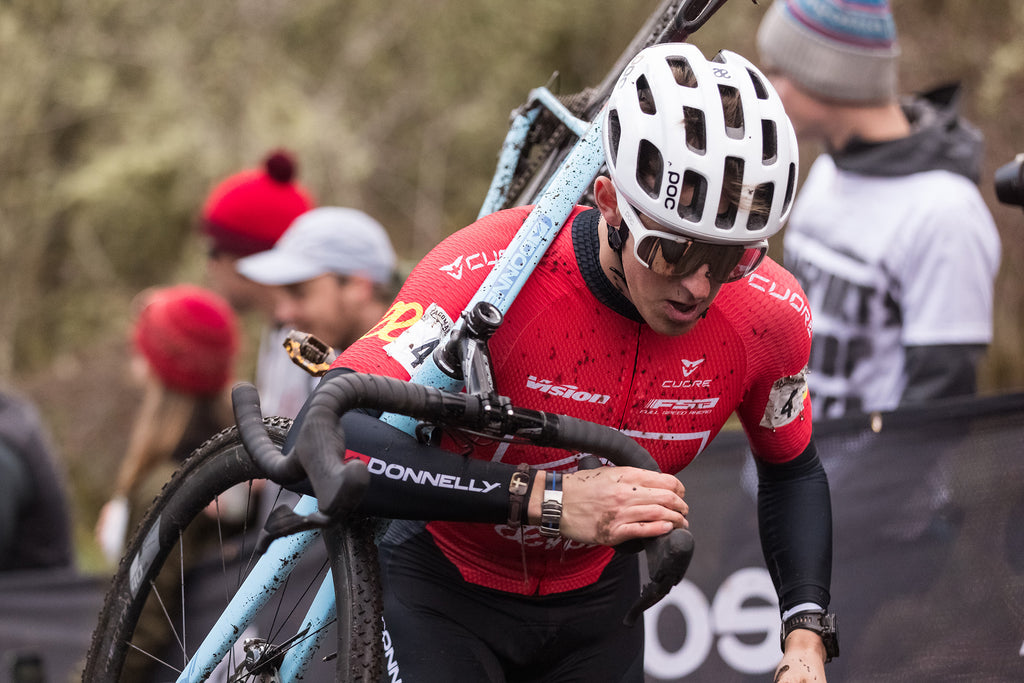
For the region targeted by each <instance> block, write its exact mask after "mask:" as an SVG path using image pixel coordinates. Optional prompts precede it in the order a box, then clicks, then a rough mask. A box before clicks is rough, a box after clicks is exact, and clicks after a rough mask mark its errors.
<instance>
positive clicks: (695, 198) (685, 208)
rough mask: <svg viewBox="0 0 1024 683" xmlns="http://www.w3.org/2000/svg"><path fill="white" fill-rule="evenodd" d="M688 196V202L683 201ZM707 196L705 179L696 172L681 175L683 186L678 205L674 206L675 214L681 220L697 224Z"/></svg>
mask: <svg viewBox="0 0 1024 683" xmlns="http://www.w3.org/2000/svg"><path fill="white" fill-rule="evenodd" d="M687 196H689V198H690V200H689V201H683V200H684V199H685V198H686V197H687ZM707 196H708V181H707V178H705V177H704V176H702V175H701V174H699V173H697V172H696V171H692V170H689V171H686V172H685V173H683V186H682V188H681V189H680V192H679V203H678V204H677V205H676V206H677V209H676V213H678V214H679V217H680V218H682V219H683V220H687V221H691V222H693V223H699V222H700V219H701V216H703V215H704V203H705V201H706V200H707Z"/></svg>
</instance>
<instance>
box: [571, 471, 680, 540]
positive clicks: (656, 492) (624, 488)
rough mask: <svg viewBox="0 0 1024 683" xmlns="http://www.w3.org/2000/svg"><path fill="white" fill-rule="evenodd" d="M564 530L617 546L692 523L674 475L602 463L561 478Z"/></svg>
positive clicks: (585, 538)
mask: <svg viewBox="0 0 1024 683" xmlns="http://www.w3.org/2000/svg"><path fill="white" fill-rule="evenodd" d="M562 490H563V491H564V493H563V498H562V522H561V534H562V536H565V537H567V538H571V539H573V540H576V541H582V542H584V543H597V544H600V545H618V544H619V543H622V542H623V541H628V540H630V539H633V538H645V537H648V536H660V535H661V534H665V533H668V532H669V531H671V530H672V529H674V528H680V527H681V528H684V529H685V528H688V527H689V522H687V520H686V514H687V513H688V512H689V507H688V506H687V504H686V502H685V501H684V500H683V495H684V494H685V492H686V490H685V489H684V488H683V485H682V483H681V482H680V481H679V480H678V479H676V478H675V477H674V476H672V475H671V474H662V473H660V472H651V471H649V470H643V469H637V468H635V467H600V468H597V469H593V470H580V471H578V472H573V473H570V474H566V475H565V477H564V479H563V480H562Z"/></svg>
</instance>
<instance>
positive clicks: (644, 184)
mask: <svg viewBox="0 0 1024 683" xmlns="http://www.w3.org/2000/svg"><path fill="white" fill-rule="evenodd" d="M664 170H665V160H664V159H663V158H662V156H661V152H660V151H658V148H657V147H655V146H654V143H652V142H651V141H650V140H641V141H640V149H639V150H637V156H636V182H637V183H638V184H639V185H640V188H641V189H642V190H643V191H644V192H646V193H647V194H648V196H650V198H651V199H657V198H658V195H659V194H661V176H662V174H663V172H664Z"/></svg>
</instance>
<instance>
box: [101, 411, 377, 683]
mask: <svg viewBox="0 0 1024 683" xmlns="http://www.w3.org/2000/svg"><path fill="white" fill-rule="evenodd" d="M264 425H265V426H266V428H267V431H268V433H269V434H270V436H271V439H272V440H273V441H274V442H275V443H276V444H278V445H280V444H281V443H283V441H284V437H285V435H286V434H287V431H288V427H289V426H290V425H291V421H290V420H287V419H284V418H268V419H266V420H264ZM260 474H261V473H260V471H259V469H258V468H257V466H256V465H255V464H254V463H253V462H252V460H251V458H250V457H249V455H248V453H247V452H246V451H245V448H244V447H243V446H242V443H241V440H240V439H239V436H238V432H237V429H235V428H232V429H228V430H225V431H223V432H221V433H220V434H217V435H216V436H214V437H213V438H211V439H210V440H209V441H208V442H207V443H205V444H204V445H203V446H202V447H200V448H199V449H197V450H196V451H195V452H194V453H193V454H192V455H191V456H190V457H189V459H188V460H187V461H186V462H185V463H184V464H183V465H182V467H181V468H180V469H179V470H178V471H177V472H176V473H175V475H174V477H173V478H172V479H171V480H170V481H169V482H168V483H167V485H166V486H165V487H164V489H163V491H162V492H161V494H160V495H159V497H157V499H156V500H155V501H154V503H153V505H152V506H151V508H150V509H149V511H148V512H147V514H146V516H145V518H144V519H143V521H142V522H141V523H140V525H139V528H138V529H137V530H136V531H135V534H134V536H133V537H132V539H131V541H130V542H129V544H128V548H127V551H126V553H125V557H124V558H123V559H122V560H121V564H120V567H119V569H118V571H117V573H116V575H115V576H114V578H113V581H112V583H111V586H110V588H109V590H108V592H107V596H106V600H105V602H104V605H103V609H102V610H101V612H100V616H99V621H98V623H97V626H96V629H95V631H94V633H93V639H92V645H91V647H90V649H89V652H88V656H87V659H86V664H85V670H84V672H83V680H84V681H87V682H88V683H97V682H108V681H109V682H111V683H113V682H117V681H124V682H128V681H130V682H131V683H143V682H144V681H167V680H176V679H177V678H178V676H179V675H180V672H181V670H182V669H183V667H184V665H185V663H186V662H187V661H188V660H189V658H190V657H191V656H192V654H194V652H195V648H196V647H197V646H198V644H199V642H200V641H201V640H202V638H203V637H204V636H205V635H206V634H207V633H208V632H209V631H210V629H211V628H212V626H213V624H214V623H215V622H216V619H217V617H219V616H220V614H221V612H222V611H223V608H224V606H225V605H226V604H227V602H228V600H229V599H230V597H231V596H232V595H234V593H235V591H236V589H237V587H238V585H240V584H241V582H242V580H243V579H244V577H245V576H246V575H247V574H248V573H249V571H250V570H251V568H252V565H253V564H254V562H255V560H256V557H255V553H254V547H255V540H256V536H257V532H258V530H259V529H260V528H262V517H265V514H263V512H262V511H269V510H270V509H272V507H273V506H274V505H275V504H274V503H271V504H268V503H267V501H266V500H265V499H266V497H267V495H268V492H269V491H270V490H271V489H272V488H276V487H273V486H272V485H270V486H268V484H267V482H266V481H265V480H263V479H261V478H260ZM282 493H283V494H284V495H285V496H291V497H297V496H295V495H294V494H291V493H290V492H287V491H285V492H279V493H278V494H275V497H276V496H277V495H280V494H282ZM261 496H262V497H263V498H264V500H263V501H262V502H261V501H260V498H261ZM322 537H323V540H324V541H325V542H326V547H325V543H320V542H317V543H314V544H312V545H311V546H310V549H309V550H308V551H306V552H305V553H304V556H303V558H302V559H301V560H300V561H299V562H298V564H297V565H296V567H295V569H294V570H293V571H292V573H291V575H290V576H289V577H288V578H287V579H286V580H284V581H281V582H280V584H281V585H280V586H279V587H278V589H277V593H276V595H275V596H274V598H273V599H271V600H270V601H269V602H268V603H267V604H266V605H265V606H264V607H263V608H262V610H261V611H260V613H259V614H258V615H257V617H256V619H255V620H254V623H253V624H252V625H251V626H250V627H249V628H247V629H246V630H245V631H242V632H238V633H234V634H232V637H233V638H235V637H236V636H237V643H238V644H237V646H236V647H234V648H233V649H232V650H231V651H230V652H228V654H227V656H226V657H225V659H224V662H223V663H222V664H221V665H220V666H219V667H218V669H217V670H216V671H215V672H214V673H213V674H211V675H210V676H208V677H206V678H201V679H199V680H211V681H212V680H218V681H231V683H236V682H240V681H262V680H277V679H276V678H275V679H271V678H262V676H264V675H266V674H267V669H268V668H272V667H276V666H277V665H278V664H279V662H280V656H271V655H280V654H281V653H282V652H283V651H284V650H285V649H287V648H288V647H294V645H295V644H296V643H297V642H298V641H299V640H300V638H296V637H295V635H296V633H297V632H298V628H299V626H300V625H301V622H302V620H303V618H304V616H305V612H306V608H307V606H308V604H309V603H310V602H312V600H313V596H314V594H315V592H316V590H317V588H318V587H319V586H320V583H321V582H322V581H323V578H324V577H325V576H326V573H327V569H328V567H330V568H331V570H332V573H333V575H334V584H335V591H336V598H335V602H336V605H337V614H338V617H337V619H336V620H335V622H334V623H333V624H331V625H330V626H329V627H328V628H327V629H326V632H324V633H319V634H315V635H316V636H317V637H324V636H326V637H325V638H324V641H323V646H322V648H321V649H322V650H324V651H326V653H325V654H324V655H323V656H317V657H315V658H314V659H315V660H316V661H314V662H312V663H311V664H310V668H309V669H306V670H305V672H304V675H305V680H338V681H357V680H358V681H376V680H377V679H378V678H379V676H380V671H381V669H382V664H381V663H382V657H383V654H382V648H381V619H380V613H381V604H380V584H379V576H378V567H377V554H376V547H375V545H374V541H373V530H372V524H371V521H370V520H362V519H353V520H349V521H348V522H347V523H344V524H337V525H334V526H333V527H331V528H330V529H326V530H324V532H323V534H322ZM328 548H329V550H328ZM268 590H269V588H268ZM312 636H314V634H306V636H305V637H312ZM249 638H257V639H258V640H256V641H250V645H251V644H252V643H253V642H256V643H259V644H261V646H265V647H262V649H261V650H260V652H263V653H264V656H263V657H261V658H259V659H258V661H257V660H256V659H254V658H253V657H252V656H250V658H249V661H248V662H247V661H246V657H245V650H244V644H245V641H246V640H247V639H249ZM282 643H284V644H283V645H282ZM274 647H276V648H279V649H277V650H272V649H270V648H274ZM334 654H337V657H333V655H334ZM324 659H328V660H335V659H336V662H335V661H331V662H329V663H324Z"/></svg>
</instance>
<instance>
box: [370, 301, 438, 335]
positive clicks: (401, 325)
mask: <svg viewBox="0 0 1024 683" xmlns="http://www.w3.org/2000/svg"><path fill="white" fill-rule="evenodd" d="M422 317H423V305H422V304H419V303H417V302H415V301H413V302H411V303H406V302H404V301H396V302H395V303H393V304H391V308H389V309H388V312H387V313H385V314H384V317H383V318H381V320H380V322H379V323H377V324H376V325H374V326H373V327H372V328H370V331H369V332H367V333H366V334H364V335H363V336H362V337H360V339H366V338H368V337H376V338H378V339H380V340H381V341H385V342H393V341H395V340H396V339H398V337H399V335H401V334H402V333H403V332H405V331H406V330H407V329H409V328H410V327H412V326H413V324H414V323H415V322H416V321H417V320H419V319H420V318H422Z"/></svg>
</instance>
